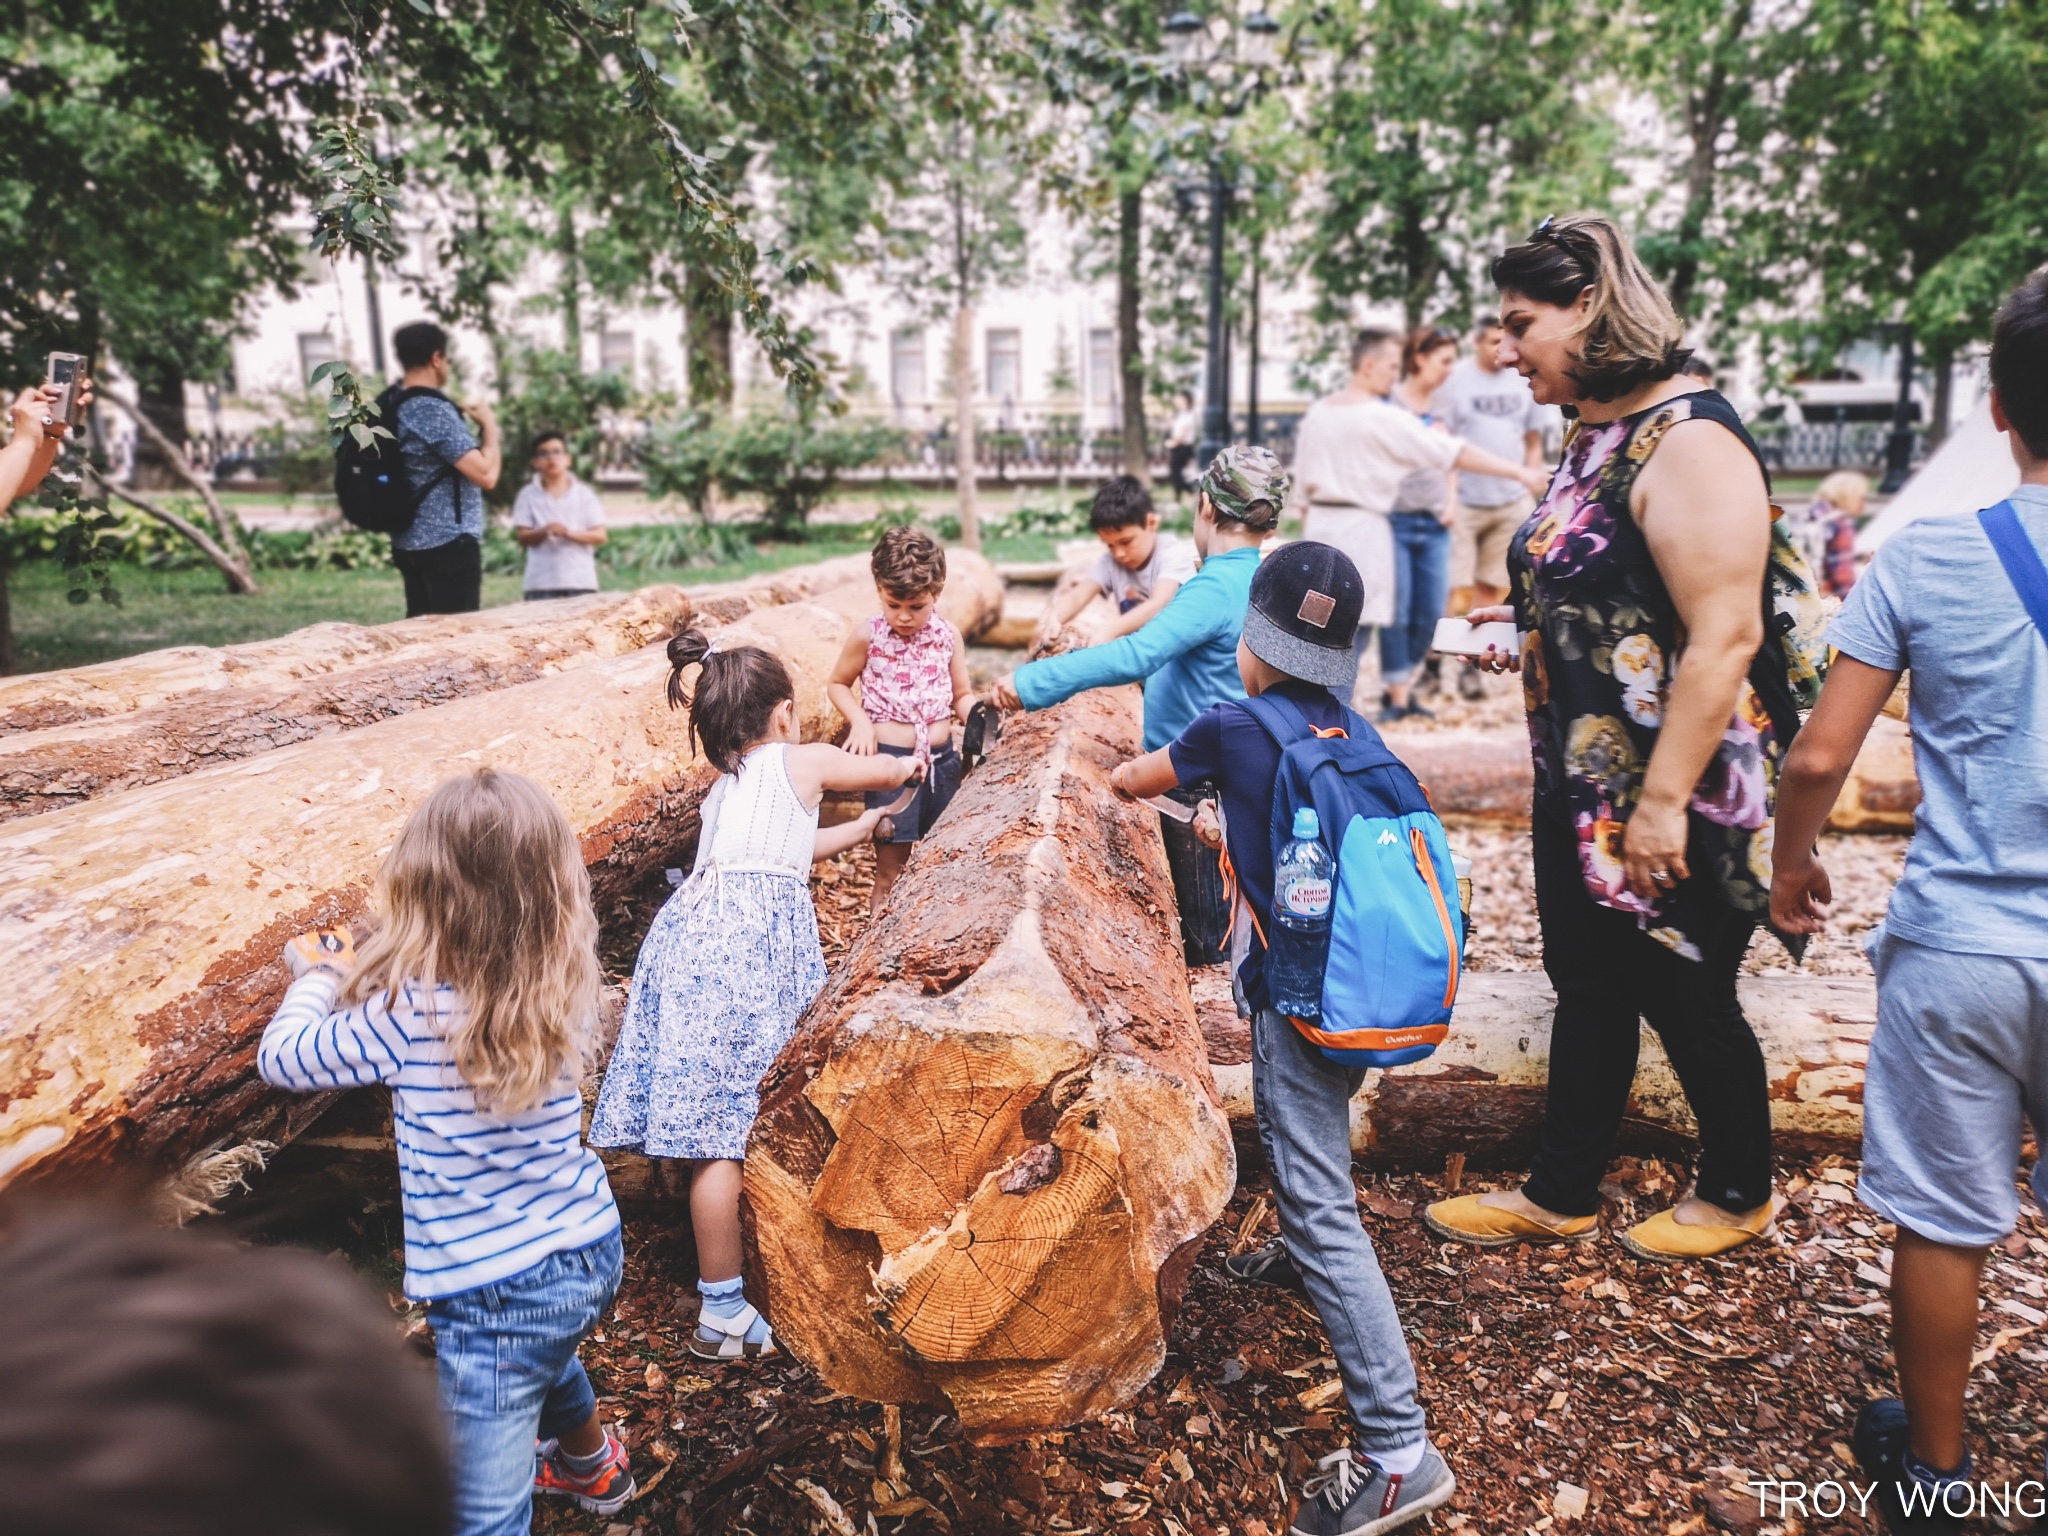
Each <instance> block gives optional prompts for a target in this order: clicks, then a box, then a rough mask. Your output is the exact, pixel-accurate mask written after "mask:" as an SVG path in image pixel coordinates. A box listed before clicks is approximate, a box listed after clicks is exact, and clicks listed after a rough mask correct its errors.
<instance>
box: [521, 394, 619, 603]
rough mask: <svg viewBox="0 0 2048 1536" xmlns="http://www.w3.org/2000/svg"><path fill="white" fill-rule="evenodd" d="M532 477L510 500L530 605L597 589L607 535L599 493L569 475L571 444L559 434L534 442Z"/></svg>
mask: <svg viewBox="0 0 2048 1536" xmlns="http://www.w3.org/2000/svg"><path fill="white" fill-rule="evenodd" d="M531 462H532V464H533V479H532V481H530V482H529V483H528V484H527V485H526V486H525V487H524V488H522V489H521V491H520V492H519V499H518V500H517V501H515V502H514V503H513V504H512V534H513V537H514V538H516V539H518V540H519V542H520V545H521V546H522V547H523V548H524V549H525V550H526V584H525V595H526V600H527V601H528V602H529V603H535V602H541V601H543V600H544V599H547V598H551V597H582V596H585V595H586V594H588V593H591V592H595V591H596V590H597V546H598V545H600V544H602V543H604V542H605V540H606V538H607V537H608V535H607V534H606V532H605V526H604V505H603V503H601V502H600V501H599V500H598V499H597V492H596V491H594V490H592V489H591V488H590V487H589V486H587V485H585V484H584V483H583V482H582V481H581V480H579V479H577V478H576V477H575V476H574V475H572V474H571V473H569V442H568V439H566V438H565V437H563V436H562V434H561V433H559V432H543V433H541V434H540V436H538V437H536V438H535V439H534V440H533V453H532V459H531Z"/></svg>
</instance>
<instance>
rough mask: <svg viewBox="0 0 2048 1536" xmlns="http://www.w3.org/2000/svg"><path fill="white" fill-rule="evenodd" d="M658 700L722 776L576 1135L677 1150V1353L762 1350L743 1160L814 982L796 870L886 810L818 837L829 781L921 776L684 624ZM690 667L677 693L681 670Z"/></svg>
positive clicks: (764, 1329) (650, 940)
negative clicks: (814, 732)
mask: <svg viewBox="0 0 2048 1536" xmlns="http://www.w3.org/2000/svg"><path fill="white" fill-rule="evenodd" d="M668 660H669V683H668V697H669V703H670V705H671V706H672V707H675V706H682V705H688V706H689V707H690V740H691V743H692V745H694V744H695V743H697V742H698V741H702V742H703V744H704V755H705V756H706V757H708V758H709V759H710V760H711V761H712V763H713V764H714V765H716V766H717V767H718V769H719V770H720V772H721V775H722V776H721V777H720V778H719V780H718V782H717V783H716V784H715V785H713V786H712V789H711V794H710V796H709V797H708V798H707V799H706V800H705V802H704V810H703V816H702V830H701V831H700V832H699V833H698V837H697V862H696V867H695V868H694V869H692V870H691V872H690V878H689V879H688V880H685V881H684V882H683V884H682V886H681V887H680V888H679V889H678V890H677V891H676V893H675V894H674V895H673V896H671V897H670V898H669V900H668V903H667V905H665V906H664V907H663V908H662V909H661V911H660V913H658V914H657V915H656V917H655V919H654V922H653V925H652V926H651V927H649V929H648V930H647V938H646V940H645V941H644V942H643V943H642V944H641V946H640V959H639V962H638V963H637V964H636V965H635V966H634V968H633V990H632V994H631V996H630V997H629V998H628V1000H627V1003H626V1017H625V1021H624V1023H623V1024H621V1025H620V1027H619V1041H618V1044H617V1045H616V1046H615V1047H614V1048H613V1050H612V1059H611V1065H610V1066H609V1067H608V1068H607V1069H606V1071H605V1076H604V1087H603V1088H602V1089H601V1090H600V1091H599V1093H598V1096H597V1109H596V1112H595V1113H594V1114H593V1115H592V1116H591V1121H590V1141H591V1145H593V1146H598V1147H631V1148H633V1149H635V1150H636V1151H639V1152H643V1153H645V1154H646V1155H647V1156H649V1157H679V1158H688V1159H690V1160H691V1162H692V1163H693V1164H694V1167H693V1169H692V1174H691V1179H690V1225H691V1228H692V1229H693V1230H694V1231H695V1233H696V1238H697V1267H698V1271H699V1278H698V1281H697V1289H698V1291H699V1292H700V1293H701V1294H702V1296H703V1298H704V1305H703V1310H702V1311H701V1313H700V1314H699V1315H698V1319H697V1329H696V1333H695V1334H694V1336H693V1337H692V1338H691V1341H690V1352H691V1353H692V1354H694V1355H697V1356H699V1357H700V1358H703V1359H706V1360H735V1359H739V1358H742V1357H744V1356H752V1355H766V1354H773V1353H774V1352H775V1336H774V1334H773V1333H772V1332H771V1331H770V1330H769V1327H768V1324H767V1321H766V1320H765V1319H764V1318H762V1316H761V1314H760V1312H759V1310H758V1309H756V1308H755V1307H754V1306H752V1305H751V1304H750V1303H749V1302H748V1301H747V1298H746V1295H745V1290H744V1287H743V1286H742V1284H741V1280H740V1160H741V1159H742V1158H743V1157H744V1156H745V1155H746V1150H747V1132H748V1131H749V1130H751V1129H752V1127H753V1124H754V1116H755V1114H756V1113H757V1112H758V1111H759V1109H760V1083H761V1075H762V1074H763V1073H764V1072H766V1071H767V1070H768V1067H769V1064H770V1063H771V1062H773V1061H774V1060H775V1056H776V1053H777V1052H779V1051H780V1050H781V1049H782V1047H783V1046H784V1045H785V1044H787V1043H788V1041H789V1037H790V1036H791V1035H792V1034H794V1033H795V1031H796V1021H797V1018H798V1016H799V1015H801V1014H802V1013H803V1011H804V1009H805V1008H807V1007H809V1006H810V1001H811V999H812V998H813V997H815V996H816V995H817V993H818V989H819V988H820V987H821V986H823V985H824V984H825V956H824V951H823V950H822V949H821V948H820V946H819V943H818V914H817V909H816V908H815V907H814V906H813V905H812V903H811V891H810V867H811V862H812V861H813V860H814V859H828V858H831V857H832V856H833V855H834V854H837V853H840V852H843V851H844V850H846V849H848V848H851V847H853V846H854V845H855V844H856V843H859V842H861V841H862V840H863V839H865V838H867V837H868V836H870V835H871V834H872V833H873V831H874V829H875V826H876V824H877V823H878V822H879V821H880V820H881V819H882V811H881V810H880V809H879V808H878V809H874V810H870V811H869V812H868V813H867V814H866V815H865V816H862V817H861V818H859V819H858V820H856V821H851V822H848V823H846V824H844V825H842V826H837V827H831V828H828V829H827V830H825V831H823V832H820V831H819V830H818V802H819V801H820V800H822V799H823V798H824V794H825V791H826V790H828V789H841V790H849V789H859V790H887V791H888V792H889V796H890V797H893V796H894V795H895V794H896V792H897V790H898V788H899V787H900V786H902V785H903V784H905V783H908V782H909V781H910V780H912V779H914V778H916V777H917V775H918V773H919V772H920V771H921V765H920V764H919V763H918V761H917V760H916V759H915V758H913V757H909V756H900V757H876V756H867V757H856V756H855V755H854V754H853V753H851V752H843V751H841V750H840V749H839V748H838V747H832V746H824V745H812V746H805V745H802V744H801V742H802V738H801V736H800V734H799V732H798V729H797V719H796V690H795V688H794V687H792V686H791V684H790V680H789V673H788V672H787V671H786V670H785V669H784V668H783V665H782V663H781V662H779V661H777V660H776V659H775V658H774V657H773V656H771V655H769V654H768V652H766V651H764V650H761V649H759V648H758V647H755V646H751V645H744V646H738V647H735V648H734V649H732V650H729V651H728V650H716V649H714V648H713V647H712V646H711V644H710V642H709V641H707V640H706V639H705V638H704V636H703V635H702V634H700V633H698V632H697V631H696V630H690V631H688V632H687V633H684V634H681V635H677V636H676V637H675V638H674V639H673V640H671V641H669V644H668ZM691 667H699V668H700V669H701V670H699V672H698V674H697V680H696V686H695V688H694V689H693V690H691V691H689V692H686V691H685V690H684V688H683V682H682V677H683V673H684V672H685V671H687V670H688V669H689V668H691Z"/></svg>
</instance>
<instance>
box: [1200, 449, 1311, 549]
mask: <svg viewBox="0 0 2048 1536" xmlns="http://www.w3.org/2000/svg"><path fill="white" fill-rule="evenodd" d="M1290 484H1291V478H1290V477H1289V475H1288V473H1287V471H1286V469H1285V468H1284V467H1283V466H1282V465H1281V463H1280V461H1279V460H1278V459H1276V458H1275V457H1273V453H1272V451H1271V450H1270V449H1267V448H1253V447H1246V446H1242V445H1238V444H1233V445H1232V446H1230V447H1228V448H1225V449H1224V450H1223V451H1222V452H1221V453H1219V454H1217V455H1216V457H1215V458H1213V459H1211V460H1210V461H1209V467H1208V469H1207V470H1205V471H1204V472H1203V474H1202V486H1201V489H1202V493H1203V494H1204V495H1206V496H1207V497H1208V498H1209V501H1210V503H1211V504H1212V505H1213V506H1214V507H1215V508H1216V515H1217V516H1218V517H1227V518H1230V519H1231V520H1232V521H1233V522H1239V523H1243V524H1244V525H1245V526H1246V527H1248V528H1254V529H1259V528H1271V527H1273V526H1274V525H1275V524H1276V523H1278V522H1279V521H1280V509H1281V508H1282V507H1283V506H1285V505H1286V504H1287V490H1288V486H1289V485H1290Z"/></svg>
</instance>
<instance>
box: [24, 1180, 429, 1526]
mask: <svg viewBox="0 0 2048 1536" xmlns="http://www.w3.org/2000/svg"><path fill="white" fill-rule="evenodd" d="M0 1319H4V1322H0V1382H4V1383H5V1384H6V1389H5V1391H4V1392H0V1530H4V1531H6V1532H8V1533H9V1536H57V1533H60V1532H61V1533H63V1536H245V1533H246V1536H373V1533H374V1536H435V1533H440V1532H444V1531H446V1530H447V1528H448V1514H447V1511H448V1473H447V1451H446V1447H445V1442H444V1440H443V1438H442V1431H441V1425H440V1419H439V1416H438V1412H437V1409H436V1405H435V1395H434V1382H433V1378H432V1376H431V1375H430V1374H429V1373H428V1372H427V1371H426V1370H425V1369H424V1368H423V1367H422V1365H421V1363H420V1362H418V1361H417V1360H414V1359H412V1358H410V1352H409V1351H408V1350H406V1348H405V1347H404V1346H403V1345H402V1344H401V1343H400V1342H399V1339H398V1336H397V1333H396V1331H395V1329H394V1327H393V1321H392V1318H391V1315H390V1313H389V1312H387V1311H386V1310H385V1309H384V1308H383V1307H381V1306H380V1305H378V1303H377V1302H376V1301H375V1300H374V1299H373V1298H372V1297H371V1296H370V1295H369V1294H368V1293H367V1292H366V1291H365V1290H364V1288H363V1286H362V1284H361V1282H360V1281H358V1280H357V1279H356V1278H355V1277H354V1276H353V1275H351V1274H350V1273H349V1272H348V1271H347V1270H346V1269H344V1268H342V1267H341V1265H340V1264H339V1263H338V1262H336V1261H332V1260H328V1259H322V1258H317V1257H315V1256H314V1255H312V1254H310V1253H303V1252H299V1251H296V1250H293V1249H285V1248H242V1247H238V1246H235V1245H233V1244H231V1243H227V1242H222V1241H217V1240H213V1239H209V1238H203V1237H200V1236H198V1235H196V1234H194V1233H190V1232H181V1231H171V1230H165V1229H160V1228H152V1227H148V1226H144V1225H142V1224H140V1222H138V1221H136V1220H133V1219H130V1218H128V1217H125V1216H122V1215H118V1214H113V1213H109V1212H106V1211H101V1210H24V1211H15V1212H12V1213H9V1216H8V1218H7V1219H6V1220H5V1225H4V1226H0Z"/></svg>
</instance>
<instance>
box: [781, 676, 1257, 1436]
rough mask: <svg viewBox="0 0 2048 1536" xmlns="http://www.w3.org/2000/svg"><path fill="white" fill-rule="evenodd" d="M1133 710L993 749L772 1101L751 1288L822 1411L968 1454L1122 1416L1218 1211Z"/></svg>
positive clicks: (867, 937) (1225, 1171)
mask: <svg viewBox="0 0 2048 1536" xmlns="http://www.w3.org/2000/svg"><path fill="white" fill-rule="evenodd" d="M1137 702H1138V701H1137V695H1136V693H1135V691H1134V690H1129V689H1123V690H1116V691H1101V692H1096V693H1091V694H1087V695H1084V696H1083V697H1081V698H1079V699H1076V700H1074V701H1072V702H1070V703H1068V704H1065V705H1063V706H1061V707H1060V708H1058V709H1056V710H1051V711H1048V712H1046V713H1044V714H1039V715H1029V716H1022V717H1017V718H1015V719H1013V721H1012V723H1011V725H1010V727H1009V730H1008V733H1007V735H1006V736H1005V738H1004V740H1003V743H1002V745H1001V747H1000V748H999V749H998V750H997V752H996V753H995V754H994V755H993V756H992V757H991V758H990V759H989V761H988V762H987V763H986V764H984V765H983V766H982V767H981V768H980V769H979V770H978V771H977V772H976V773H975V774H974V775H972V776H971V777H970V778H969V779H968V780H967V781H966V784H965V785H964V786H963V788H962V789H961V791H960V794H959V797H958V799H956V800H955V802H954V804H953V806H952V808H951V810H950V811H949V812H948V813H947V815H946V817H945V818H944V819H943V820H942V821H941V822H940V824H939V826H938V827H937V829H936V830H935V831H934V832H933V834H932V835H931V836H930V837H929V838H927V839H926V840H925V841H923V842H920V843H919V844H918V845H917V852H916V853H915V854H914V855H913V857H912V859H911V862H910V864H909V866H908V868H907V870H906V872H905V874H904V876H903V879H902V882H901V883H900V884H899V885H898V886H897V887H896V890H895V893H894V894H893V895H892V897H891V898H890V902H889V906H888V908H887V909H886V910H885V911H884V912H883V914H882V915H881V917H880V919H879V920H878V921H877V922H876V923H875V924H874V925H873V926H872V927H871V928H870V929H869V930H868V931H867V933H866V934H864V935H863V937H862V939H861V941H860V943H859V944H858V945H857V946H856V947H855V948H854V950H853V952H852V953H851V954H850V955H849V956H848V957H847V959H846V961H845V962H844V964H843V965H842V966H841V968H840V970H839V972H838V973H837V975H836V976H835V977H834V979H833V981H832V982H831V983H830V984H829V985H828V987H827V989H826V991H825V992H824V993H823V994H822V995H821V996H820V997H819V998H818V1000H817V1002H816V1003H814V1004H813V1005H812V1008H811V1010H810V1012H809V1013H808V1014H807V1015H806V1018H805V1021H804V1025H803V1027H802V1029H801V1031H800V1032H799V1034H798V1036H797V1038H796V1039H795V1040H793V1041H792V1042H791V1043H790V1045H789V1047H788V1048H787V1049H786V1050H785V1051H784V1052H783V1053H782V1055H781V1057H780V1058H779V1059H778V1060H777V1062H776V1064H775V1066H774V1067H773V1068H772V1069H771V1070H770V1072H769V1074H768V1077H767V1079H766V1080H765V1082H764V1084H763V1093H762V1110H761V1117H760V1119H759V1120H758V1121H757V1122H756V1125H755V1129H754V1135H753V1139H752V1141H751V1142H750V1144H749V1148H748V1154H747V1160H746V1194H747V1201H746V1206H745V1217H746V1230H747V1234H748V1243H749V1255H750V1257H749V1265H750V1270H751V1272H752V1274H753V1275H754V1277H755V1282H756V1284H761V1283H764V1282H765V1285H766V1296H767V1299H768V1308H769V1311H770V1312H771V1314H772V1316H773V1317H774V1320H775V1325H776V1330H777V1333H778V1336H779V1337H780V1338H782V1339H783V1340H784V1341H785V1342H786V1343H787V1344H788V1346H789V1347H790V1348H791V1349H792V1350H793V1351H794V1352H795V1353H796V1354H797V1355H799V1356H800V1357H801V1358H802V1359H804V1360H805V1361H807V1362H808V1363H809V1364H810V1365H812V1366H813V1367H814V1368H816V1369H817V1370H818V1371H819V1373H820V1374H821V1375H822V1376H823V1377H824V1379H825V1380H826V1382H827V1383H828V1384H830V1385H831V1386H833V1387H836V1388H838V1389H840V1390H842V1391H845V1392H849V1393H852V1394H854V1395H856V1396H859V1397H864V1398H869V1399H874V1400H880V1401H885V1402H935V1403H945V1404H947V1405H948V1407H949V1408H950V1410H951V1411H952V1412H953V1413H955V1414H957V1415H958V1416H959V1419H960V1422H961V1424H962V1426H963V1427H964V1428H965V1429H966V1430H967V1431H968V1432H969V1433H970V1434H971V1435H973V1436H975V1437H977V1438H980V1439H984V1440H986V1439H991V1438H1000V1437H1003V1436H1007V1435H1014V1434H1021V1433H1027V1432H1031V1431H1035V1430H1043V1429H1049V1428H1053V1427H1056V1426H1058V1425H1061V1424H1066V1423H1071V1422H1073V1421H1074V1420H1076V1419H1079V1418H1082V1417H1084V1416H1086V1415H1088V1414H1091V1413H1097V1412H1101V1411H1103V1410H1106V1409H1110V1408H1114V1407H1116V1406H1118V1405H1120V1404H1123V1403H1127V1402H1129V1401H1130V1400H1131V1398H1132V1397H1133V1396H1134V1395H1135V1394H1136V1393H1137V1391H1138V1390H1139V1388H1140V1387H1142V1386H1143V1384H1144V1383H1145V1382H1146V1381H1148V1380H1149V1379H1150V1378H1151V1377H1152V1375H1153V1374H1154V1373H1155V1372H1156V1371H1157V1370H1158V1369H1159V1366H1160V1364H1161V1363H1162V1361H1163V1360H1164V1358H1165V1349H1166V1331H1167V1328H1168V1326H1169V1324H1170V1321H1171V1317H1172V1314H1173V1311H1174V1308H1175V1307H1176V1305H1177V1304H1178V1302H1179V1299H1180V1296H1181V1293H1182V1290H1183V1288H1184V1286H1185V1284H1186V1280H1187V1274H1188V1270H1189V1268H1190V1267H1191V1266H1192V1263H1193V1260H1194V1255H1195V1253H1196V1250H1197V1248H1198V1246H1199V1243H1200V1240H1201V1237H1202V1234H1203V1233H1204V1232H1205V1231H1206V1230H1207V1228H1208V1227H1209V1225H1210V1224H1211V1222H1213V1221H1214V1220H1215V1218H1216V1216H1217V1215H1218V1214H1219V1213H1220V1212H1221V1211H1222V1209H1223V1206H1224V1203H1225V1201H1226V1200H1227V1198H1228V1197H1229V1194H1230V1191H1231V1189H1232V1187H1233V1185H1234V1183H1235V1162H1234V1158H1233V1155H1232V1150H1231V1143H1230V1137H1229V1132H1228V1128H1227V1126H1226V1124H1225V1121H1224V1118H1223V1115H1222V1113H1221V1111H1220V1109H1219V1107H1218V1105H1217V1102H1216V1097H1215V1089H1214V1085H1213V1083H1212V1081H1211V1079H1210V1075H1209V1068H1208V1063H1207V1061H1206V1060H1205V1058H1204V1053H1203V1048H1202V1040H1201V1036H1200V1034H1199V1032H1198V1031H1197V1029H1196V1025H1195V1018H1194V1009H1193V1005H1192V1004H1191V1002H1190V1001H1189V996H1188V990H1187V973H1186V969H1185V967H1184V966H1183V964H1182V962H1181V958H1180V948H1179V936H1178V932H1177V923H1176V921H1175V919H1174V917H1173V916H1172V914H1173V912H1174V902H1173V891H1172V885H1171V883H1170V881H1169V880H1168V877H1167V873H1166V864H1165V858H1164V854H1163V850H1162V848H1161V846H1160V842H1159V836H1158V831H1157V823H1156V818H1154V817H1153V815H1152V813H1150V812H1148V811H1144V810H1142V809H1140V808H1137V807H1132V806H1128V805H1124V804H1122V803H1121V802H1119V801H1117V800H1116V799H1115V798H1114V797H1112V796H1111V795H1110V793H1109V791H1108V787H1107V781H1108V773H1109V770H1110V769H1111V768H1112V767H1113V766H1114V765H1115V764H1116V763H1117V762H1119V761H1121V760H1122V759H1123V758H1125V757H1127V756H1129V755H1130V754H1131V753H1133V752H1134V751H1135V750H1136V747H1137V743H1138V710H1137Z"/></svg>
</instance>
